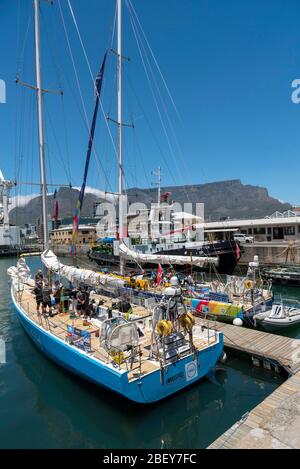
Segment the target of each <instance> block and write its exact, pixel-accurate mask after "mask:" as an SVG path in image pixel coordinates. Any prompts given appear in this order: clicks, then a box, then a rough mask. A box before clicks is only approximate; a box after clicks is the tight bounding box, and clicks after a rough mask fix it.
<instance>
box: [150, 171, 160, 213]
mask: <svg viewBox="0 0 300 469" xmlns="http://www.w3.org/2000/svg"><path fill="white" fill-rule="evenodd" d="M151 174H153V176H157V182H153V183H152V184H153V185H155V186H157V205H158V208H159V207H160V198H161V167H160V166H159V167H158V168H157V170H155V171H152V173H151Z"/></svg>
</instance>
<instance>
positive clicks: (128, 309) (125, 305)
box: [117, 297, 133, 319]
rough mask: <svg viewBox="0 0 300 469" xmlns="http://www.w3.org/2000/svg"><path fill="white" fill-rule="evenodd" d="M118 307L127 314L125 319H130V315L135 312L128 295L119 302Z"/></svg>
mask: <svg viewBox="0 0 300 469" xmlns="http://www.w3.org/2000/svg"><path fill="white" fill-rule="evenodd" d="M117 309H118V310H119V311H120V313H124V314H125V319H129V315H130V314H132V312H133V311H132V306H131V304H130V302H129V299H128V298H127V297H124V298H123V299H122V300H120V301H119V303H118V304H117Z"/></svg>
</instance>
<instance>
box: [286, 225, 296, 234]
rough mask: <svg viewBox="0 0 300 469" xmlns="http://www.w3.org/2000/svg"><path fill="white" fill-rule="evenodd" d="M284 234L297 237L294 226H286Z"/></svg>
mask: <svg viewBox="0 0 300 469" xmlns="http://www.w3.org/2000/svg"><path fill="white" fill-rule="evenodd" d="M284 234H285V235H287V236H294V235H295V227H294V226H285V227H284Z"/></svg>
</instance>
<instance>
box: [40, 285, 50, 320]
mask: <svg viewBox="0 0 300 469" xmlns="http://www.w3.org/2000/svg"><path fill="white" fill-rule="evenodd" d="M51 294H52V289H51V287H50V285H49V282H48V280H45V281H44V285H43V290H42V295H43V303H42V313H43V315H46V313H47V307H48V312H49V316H50V317H52V302H51Z"/></svg>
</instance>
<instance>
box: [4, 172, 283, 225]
mask: <svg viewBox="0 0 300 469" xmlns="http://www.w3.org/2000/svg"><path fill="white" fill-rule="evenodd" d="M93 191H94V190H93ZM161 191H162V194H163V193H164V192H171V195H170V200H174V201H176V202H179V203H181V204H184V203H186V202H190V203H192V204H195V203H197V202H202V203H204V209H205V218H206V219H210V220H212V221H217V220H220V218H225V217H226V218H227V217H230V218H232V219H234V218H236V219H237V218H243V219H245V218H263V217H265V216H267V215H271V214H272V213H273V212H275V211H277V210H278V211H280V212H283V211H285V210H289V209H291V208H292V205H291V204H289V203H283V202H282V201H280V200H278V199H276V198H274V197H271V196H270V195H269V192H268V190H267V189H266V188H265V187H261V186H254V185H251V184H242V182H241V180H240V179H232V180H227V181H215V182H209V183H204V184H190V185H184V186H164V187H162V188H161ZM99 193H100V191H99ZM78 194H79V191H78V189H74V188H60V189H59V190H58V191H57V199H56V200H57V201H58V205H59V217H60V218H65V217H72V216H73V214H74V209H75V206H76V202H77V199H78ZM127 195H128V200H129V203H134V202H141V203H145V204H146V205H147V206H150V204H151V203H152V202H157V189H156V188H144V189H143V188H138V187H133V188H130V189H128V190H127ZM102 201H105V199H104V198H103V197H101V196H98V195H96V194H95V193H89V192H87V193H86V195H85V199H84V203H83V208H82V212H81V213H82V217H92V216H93V215H94V212H95V204H97V203H99V202H102ZM40 213H41V197H40V196H38V197H36V198H33V199H31V200H30V201H29V202H28V203H27V204H25V205H24V206H22V207H15V208H13V209H12V210H11V211H10V220H11V223H14V224H19V225H21V226H22V225H24V224H25V223H35V222H36V219H37V218H38V217H39V216H40ZM48 213H54V199H53V195H49V196H48Z"/></svg>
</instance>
